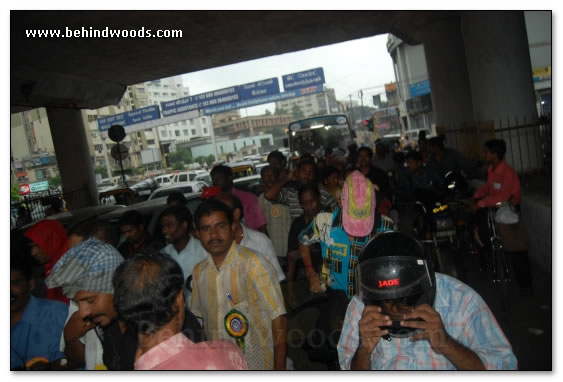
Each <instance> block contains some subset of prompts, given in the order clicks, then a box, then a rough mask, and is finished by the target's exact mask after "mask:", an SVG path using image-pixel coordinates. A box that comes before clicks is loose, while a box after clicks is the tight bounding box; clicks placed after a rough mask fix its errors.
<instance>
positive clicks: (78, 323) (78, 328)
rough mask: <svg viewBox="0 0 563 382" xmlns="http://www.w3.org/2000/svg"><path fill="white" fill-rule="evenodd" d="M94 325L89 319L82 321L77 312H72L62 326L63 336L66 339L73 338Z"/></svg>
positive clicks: (80, 335)
mask: <svg viewBox="0 0 563 382" xmlns="http://www.w3.org/2000/svg"><path fill="white" fill-rule="evenodd" d="M94 326H96V325H95V324H94V323H93V322H91V321H84V319H83V318H82V317H80V315H79V314H78V312H74V313H73V314H72V316H70V318H69V319H68V322H67V323H66V325H65V328H64V338H65V340H66V341H69V340H73V339H77V338H80V337H82V336H84V335H85V334H86V333H87V332H88V331H89V330H90V329H94Z"/></svg>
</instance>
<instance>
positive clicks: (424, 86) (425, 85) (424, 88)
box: [409, 80, 430, 97]
mask: <svg viewBox="0 0 563 382" xmlns="http://www.w3.org/2000/svg"><path fill="white" fill-rule="evenodd" d="M409 89H410V92H411V97H418V96H421V95H425V94H429V93H430V81H429V80H426V81H420V82H417V83H414V84H411V85H409Z"/></svg>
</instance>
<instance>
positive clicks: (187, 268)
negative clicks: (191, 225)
mask: <svg viewBox="0 0 563 382" xmlns="http://www.w3.org/2000/svg"><path fill="white" fill-rule="evenodd" d="M160 253H163V254H165V255H168V256H170V257H171V258H173V259H174V260H176V262H177V263H178V265H180V268H182V272H183V273H184V280H187V279H188V277H190V276H191V275H192V273H193V271H194V268H195V266H196V265H197V263H199V262H200V261H201V260H203V259H206V258H207V252H206V251H205V249H204V248H203V246H202V245H201V242H200V241H199V240H198V239H196V238H195V237H193V236H191V235H190V241H188V245H186V246H185V247H184V249H182V250H181V251H180V252H178V251H176V248H174V244H172V243H170V244H168V245H167V246H166V247H164V248H162V249H161V250H160ZM184 292H185V296H184V297H185V301H186V306H187V307H188V308H189V307H190V302H191V295H192V294H191V292H190V291H189V290H188V288H187V286H186V285H185V284H184Z"/></svg>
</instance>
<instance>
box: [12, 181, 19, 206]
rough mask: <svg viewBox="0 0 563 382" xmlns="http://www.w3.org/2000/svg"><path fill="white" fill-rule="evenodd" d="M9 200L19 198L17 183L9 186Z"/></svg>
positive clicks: (15, 200)
mask: <svg viewBox="0 0 563 382" xmlns="http://www.w3.org/2000/svg"><path fill="white" fill-rule="evenodd" d="M10 200H12V201H14V202H17V201H18V200H20V186H18V185H17V184H13V185H12V187H10Z"/></svg>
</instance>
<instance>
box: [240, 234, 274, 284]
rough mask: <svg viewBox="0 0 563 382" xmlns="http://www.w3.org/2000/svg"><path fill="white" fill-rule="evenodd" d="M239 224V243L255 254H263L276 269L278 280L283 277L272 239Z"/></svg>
mask: <svg viewBox="0 0 563 382" xmlns="http://www.w3.org/2000/svg"><path fill="white" fill-rule="evenodd" d="M241 226H242V233H243V237H242V240H241V241H240V244H239V245H240V246H242V247H246V248H249V249H251V250H252V251H254V252H256V254H259V255H263V256H264V257H265V258H266V259H267V260H268V261H269V262H270V263H271V264H272V266H273V267H274V269H275V270H276V274H277V275H278V281H282V280H283V279H285V274H284V273H283V270H282V268H281V266H280V262H279V261H278V258H277V256H276V251H275V250H274V245H273V244H272V240H270V238H269V237H268V236H266V235H265V234H263V233H262V232H259V231H256V230H253V229H250V228H248V227H246V226H245V225H244V224H243V223H241Z"/></svg>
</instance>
